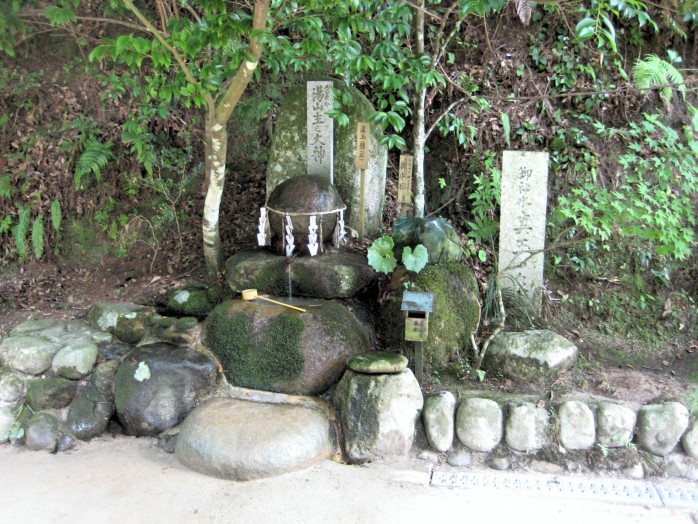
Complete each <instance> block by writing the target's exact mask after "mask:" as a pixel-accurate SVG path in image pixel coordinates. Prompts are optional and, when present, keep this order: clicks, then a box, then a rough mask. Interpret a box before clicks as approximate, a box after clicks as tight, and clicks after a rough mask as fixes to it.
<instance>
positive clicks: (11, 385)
mask: <svg viewBox="0 0 698 524" xmlns="http://www.w3.org/2000/svg"><path fill="white" fill-rule="evenodd" d="M25 392H26V383H25V381H24V377H23V376H22V375H20V374H19V373H14V372H12V371H10V370H8V369H4V368H0V408H2V407H7V408H10V409H14V408H15V407H16V406H17V405H18V404H19V403H20V402H22V399H23V398H24V395H25Z"/></svg>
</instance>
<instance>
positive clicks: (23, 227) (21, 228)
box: [12, 206, 31, 262]
mask: <svg viewBox="0 0 698 524" xmlns="http://www.w3.org/2000/svg"><path fill="white" fill-rule="evenodd" d="M30 219H31V209H30V208H29V206H24V207H22V208H21V209H20V210H19V222H18V223H17V225H16V226H15V227H14V228H13V229H12V236H13V237H14V239H15V249H16V250H17V255H18V256H19V261H20V262H24V261H26V260H27V257H28V256H29V252H28V250H27V232H28V231H29V223H30V221H31V220H30Z"/></svg>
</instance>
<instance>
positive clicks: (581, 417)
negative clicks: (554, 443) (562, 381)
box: [557, 400, 596, 449]
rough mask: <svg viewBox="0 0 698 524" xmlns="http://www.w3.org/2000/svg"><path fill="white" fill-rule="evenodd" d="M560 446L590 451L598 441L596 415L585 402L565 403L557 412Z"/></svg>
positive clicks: (570, 401)
mask: <svg viewBox="0 0 698 524" xmlns="http://www.w3.org/2000/svg"><path fill="white" fill-rule="evenodd" d="M557 415H558V418H559V420H560V444H562V445H563V446H564V447H565V448H566V449H589V448H590V447H592V446H593V445H594V442H595V441H596V425H595V423H594V414H593V413H592V411H591V409H589V406H587V405H586V404H585V403H584V402H579V401H577V400H569V401H567V402H563V403H562V404H561V405H560V407H559V408H558V412H557Z"/></svg>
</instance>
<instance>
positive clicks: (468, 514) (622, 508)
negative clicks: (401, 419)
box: [0, 437, 698, 524]
mask: <svg viewBox="0 0 698 524" xmlns="http://www.w3.org/2000/svg"><path fill="white" fill-rule="evenodd" d="M0 465H1V467H0V522H8V523H9V522H23V523H29V524H34V523H43V522H51V523H55V524H61V523H70V524H81V523H95V522H99V523H120V524H123V523H129V524H132V523H149V524H153V523H168V524H170V523H179V522H182V523H184V522H186V523H218V522H220V523H231V522H232V523H238V522H239V523H245V524H255V523H289V524H293V523H325V522H331V523H352V524H355V523H374V522H380V523H381V524H389V523H398V522H399V523H401V524H404V523H412V522H415V523H416V522H419V523H432V522H433V523H436V522H466V521H469V520H471V519H473V518H474V519H477V520H480V519H482V518H487V521H489V522H506V521H512V522H521V521H522V520H521V519H522V517H531V518H535V522H536V523H537V524H541V523H546V522H550V523H553V522H554V523H559V522H565V524H569V523H575V522H580V523H581V522H584V523H589V522H599V523H603V522H610V520H611V519H612V520H613V522H614V524H625V523H637V522H641V523H657V524H659V523H672V524H695V523H696V521H695V520H694V519H695V516H692V515H691V512H689V511H687V510H672V509H667V508H656V507H649V506H644V507H643V506H639V505H618V504H615V505H613V504H608V503H601V502H595V501H589V500H575V499H569V498H568V499H565V498H546V499H543V498H539V497H530V496H523V495H522V496H518V495H517V496H510V495H505V496H506V500H505V501H504V500H502V494H501V493H495V492H493V493H491V494H483V493H482V492H480V493H477V492H472V491H468V490H465V489H443V488H433V487H428V486H426V485H417V484H414V483H412V482H409V483H408V482H405V481H404V480H401V479H402V478H404V473H400V471H399V466H398V468H397V469H396V468H395V465H393V467H390V468H389V467H386V466H381V465H370V466H366V467H359V466H344V465H340V464H336V463H333V462H330V461H325V462H323V463H320V464H318V465H316V466H315V467H313V468H311V469H309V470H306V471H302V472H299V473H295V474H290V475H285V476H282V477H277V478H272V479H266V480H261V481H254V482H245V483H239V482H232V481H226V480H221V479H216V478H212V477H207V476H204V475H200V474H198V473H194V472H192V471H189V470H187V469H185V468H184V467H183V466H181V465H180V464H179V463H178V461H177V459H176V457H175V456H174V455H168V454H166V453H164V452H163V451H161V450H160V449H158V448H157V447H156V446H155V441H154V439H145V438H142V439H136V438H131V437H128V438H127V437H115V438H112V437H105V438H100V439H96V440H95V441H92V442H90V443H80V444H79V446H78V447H77V448H76V449H74V450H72V451H70V452H68V453H62V454H57V455H51V454H48V453H43V452H32V451H27V450H26V449H24V448H13V447H11V446H9V445H2V446H0ZM415 478H420V477H419V476H418V475H416V476H415V475H412V480H414V479H415ZM423 478H425V479H428V477H427V476H426V474H424V475H423ZM695 511H698V508H696V510H695ZM528 520H529V519H528V518H524V521H528Z"/></svg>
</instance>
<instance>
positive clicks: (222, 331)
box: [204, 299, 370, 395]
mask: <svg viewBox="0 0 698 524" xmlns="http://www.w3.org/2000/svg"><path fill="white" fill-rule="evenodd" d="M280 300H283V299H280ZM294 304H295V305H296V306H299V307H301V308H303V307H305V308H306V312H305V313H301V312H298V311H295V310H291V309H288V308H286V307H283V306H279V305H275V304H269V303H267V302H264V301H262V300H254V301H245V300H230V301H227V302H223V303H222V304H221V305H219V306H218V307H216V309H215V310H214V311H213V312H212V313H211V314H210V315H209V316H208V318H207V319H206V324H205V327H204V341H205V342H206V344H207V346H208V347H209V348H210V349H211V350H212V351H213V352H214V353H215V354H216V356H217V357H218V358H219V359H220V361H221V364H222V366H223V369H224V372H225V375H226V377H228V380H230V382H231V383H233V384H234V385H236V386H242V387H249V388H255V389H262V390H268V391H277V392H281V393H291V394H303V395H315V394H318V393H321V392H323V391H325V390H327V389H328V388H329V387H330V386H332V385H334V384H336V382H337V381H338V380H339V378H340V377H341V375H342V372H343V371H344V370H345V369H346V361H347V358H349V357H350V356H351V355H354V354H357V353H362V352H366V351H368V350H369V349H370V344H369V337H368V333H367V332H366V329H365V328H364V327H363V325H362V324H361V323H360V322H359V321H358V320H357V319H356V317H355V316H354V314H353V313H352V312H351V311H350V310H349V309H348V308H347V307H345V306H343V305H341V304H339V303H337V302H330V301H324V300H312V301H309V300H302V299H301V300H296V301H294Z"/></svg>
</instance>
